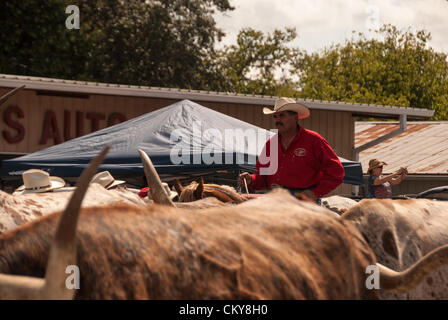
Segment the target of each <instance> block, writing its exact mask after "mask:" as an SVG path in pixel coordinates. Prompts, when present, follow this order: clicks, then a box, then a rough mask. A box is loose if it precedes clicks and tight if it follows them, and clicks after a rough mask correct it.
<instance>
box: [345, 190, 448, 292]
mask: <svg viewBox="0 0 448 320" xmlns="http://www.w3.org/2000/svg"><path fill="white" fill-rule="evenodd" d="M342 218H343V219H344V220H346V221H350V222H352V223H353V224H354V225H355V226H356V228H357V229H358V230H359V231H360V232H361V233H362V234H363V236H364V237H365V239H366V240H367V242H368V243H369V245H370V247H371V248H372V250H373V252H374V253H375V256H376V258H377V260H378V262H379V263H381V264H383V265H385V266H387V267H389V268H391V269H393V270H400V271H401V270H404V269H406V268H407V267H409V266H410V265H412V264H413V263H415V262H416V261H417V260H419V259H420V258H421V257H423V256H424V255H425V254H427V253H429V252H430V251H431V250H433V249H435V248H437V247H439V246H441V245H445V244H448V202H443V201H434V200H425V199H409V200H390V199H388V200H380V199H369V200H367V199H366V200H362V201H361V202H360V203H359V204H358V205H356V206H354V207H352V208H351V209H350V210H349V211H348V212H346V213H345V214H343V215H342ZM379 297H380V298H382V299H425V300H426V299H448V267H446V266H443V267H440V268H439V269H438V270H437V271H434V272H433V273H432V274H431V275H430V276H428V277H427V279H426V280H425V281H423V282H422V283H421V284H420V285H419V286H418V287H416V288H415V289H413V290H411V291H410V292H409V293H407V294H390V293H388V292H385V291H383V290H380V292H379Z"/></svg>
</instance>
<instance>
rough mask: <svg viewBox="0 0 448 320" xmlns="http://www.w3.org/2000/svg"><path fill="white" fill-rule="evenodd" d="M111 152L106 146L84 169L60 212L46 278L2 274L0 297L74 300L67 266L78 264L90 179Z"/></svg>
mask: <svg viewBox="0 0 448 320" xmlns="http://www.w3.org/2000/svg"><path fill="white" fill-rule="evenodd" d="M108 151H109V146H108V145H106V146H105V147H104V149H103V150H102V151H101V153H100V154H99V155H98V156H97V157H95V158H94V159H93V160H92V161H91V162H90V164H89V166H88V167H87V168H86V169H85V170H84V171H83V173H82V175H81V177H80V178H79V180H78V183H77V184H76V186H77V188H76V189H75V191H74V192H73V195H72V197H71V198H70V201H69V203H68V205H67V207H66V208H65V210H64V212H63V213H62V214H61V217H60V219H59V224H58V227H57V229H56V235H55V237H54V240H53V243H52V245H51V248H50V255H49V258H48V263H47V270H46V272H45V279H40V278H33V277H27V276H16V275H5V274H0V299H54V300H56V299H57V300H60V299H73V296H74V294H75V292H74V290H70V289H68V288H67V287H66V284H65V280H66V278H67V274H66V273H65V271H66V268H67V266H69V265H74V264H76V225H77V222H78V216H79V211H80V208H81V202H82V200H83V198H84V195H85V193H86V191H87V189H88V187H89V182H90V180H91V179H92V177H93V175H94V174H95V173H96V172H97V170H98V167H99V166H100V164H101V163H102V162H103V160H104V157H105V156H106V154H107V152H108Z"/></svg>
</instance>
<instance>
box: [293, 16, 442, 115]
mask: <svg viewBox="0 0 448 320" xmlns="http://www.w3.org/2000/svg"><path fill="white" fill-rule="evenodd" d="M376 32H377V33H378V34H379V35H380V36H382V37H383V39H382V40H378V39H370V40H368V39H366V37H365V36H364V35H363V34H362V33H359V34H358V35H359V39H358V40H354V39H350V40H347V41H346V42H345V44H344V45H340V44H338V45H333V46H331V47H329V48H326V49H324V50H323V51H322V52H320V53H312V54H307V53H306V52H300V54H299V55H297V56H296V58H295V59H294V60H295V61H294V63H293V64H294V66H295V68H296V71H297V74H298V76H299V79H300V80H299V88H300V89H299V91H300V96H301V97H305V98H314V99H322V100H334V101H346V102H358V103H371V104H382V105H391V106H403V107H413V108H426V109H434V110H435V115H434V119H448V62H447V55H446V54H444V53H438V52H435V51H434V49H432V48H428V46H427V43H428V41H429V40H430V34H429V33H427V32H426V31H417V32H416V33H412V32H410V31H405V32H403V31H399V30H397V28H396V27H394V26H391V25H384V26H383V27H381V28H380V29H379V30H377V31H376Z"/></svg>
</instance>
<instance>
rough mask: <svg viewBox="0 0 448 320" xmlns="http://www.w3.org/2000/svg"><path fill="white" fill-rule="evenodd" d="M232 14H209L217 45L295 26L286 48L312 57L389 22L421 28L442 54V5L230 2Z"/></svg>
mask: <svg viewBox="0 0 448 320" xmlns="http://www.w3.org/2000/svg"><path fill="white" fill-rule="evenodd" d="M230 3H231V5H232V6H234V7H235V10H233V11H230V12H227V13H225V14H222V13H217V14H215V19H216V22H217V25H218V27H219V28H221V29H222V30H223V31H224V32H225V33H226V37H225V38H224V39H223V40H222V41H221V43H219V44H218V48H221V47H222V46H224V45H230V44H235V42H236V36H237V34H238V31H239V30H241V29H242V28H247V27H250V28H253V29H256V30H261V31H263V32H272V31H273V30H275V29H284V28H285V27H295V28H296V31H297V34H298V37H297V38H296V39H295V41H294V42H292V43H291V45H292V46H294V47H298V48H300V49H305V50H307V51H308V52H316V51H318V50H320V49H323V48H324V47H326V46H329V45H331V44H332V43H344V41H345V39H348V38H351V37H352V31H353V30H356V31H360V32H363V33H364V34H365V35H366V36H367V37H372V36H374V33H373V32H369V31H368V30H369V28H373V29H374V28H375V27H377V26H381V25H382V24H384V23H390V24H393V25H395V26H396V27H398V28H399V29H403V30H406V29H408V28H409V27H410V28H411V29H410V30H411V31H415V30H421V29H425V30H426V31H429V32H430V33H431V36H432V40H431V41H430V42H429V45H430V46H431V47H433V48H434V49H435V50H436V51H438V52H445V53H447V54H448V0H408V1H404V0H376V1H374V0H230Z"/></svg>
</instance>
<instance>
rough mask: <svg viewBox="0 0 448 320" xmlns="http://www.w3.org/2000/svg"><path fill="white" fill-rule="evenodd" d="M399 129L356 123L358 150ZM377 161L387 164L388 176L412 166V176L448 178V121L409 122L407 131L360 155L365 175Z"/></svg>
mask: <svg viewBox="0 0 448 320" xmlns="http://www.w3.org/2000/svg"><path fill="white" fill-rule="evenodd" d="M399 127H400V124H399V123H397V122H355V147H359V146H361V145H363V144H364V143H366V142H369V141H371V140H373V139H375V138H378V137H380V136H383V135H385V134H387V133H389V132H391V131H394V130H397V129H398V128H399ZM373 158H377V159H379V160H380V161H384V162H386V163H387V166H384V169H383V171H384V173H392V172H394V171H395V170H397V169H399V168H400V167H408V171H409V173H410V174H443V175H448V121H439V122H432V121H426V122H418V121H412V122H411V121H408V122H407V131H405V132H403V133H400V134H399V135H397V136H395V137H393V138H390V139H388V140H386V141H384V142H381V143H380V144H377V145H375V146H373V147H370V148H368V149H367V150H364V151H362V152H361V153H360V154H359V161H360V162H361V164H362V167H363V169H364V172H367V169H368V167H369V161H370V159H373Z"/></svg>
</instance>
